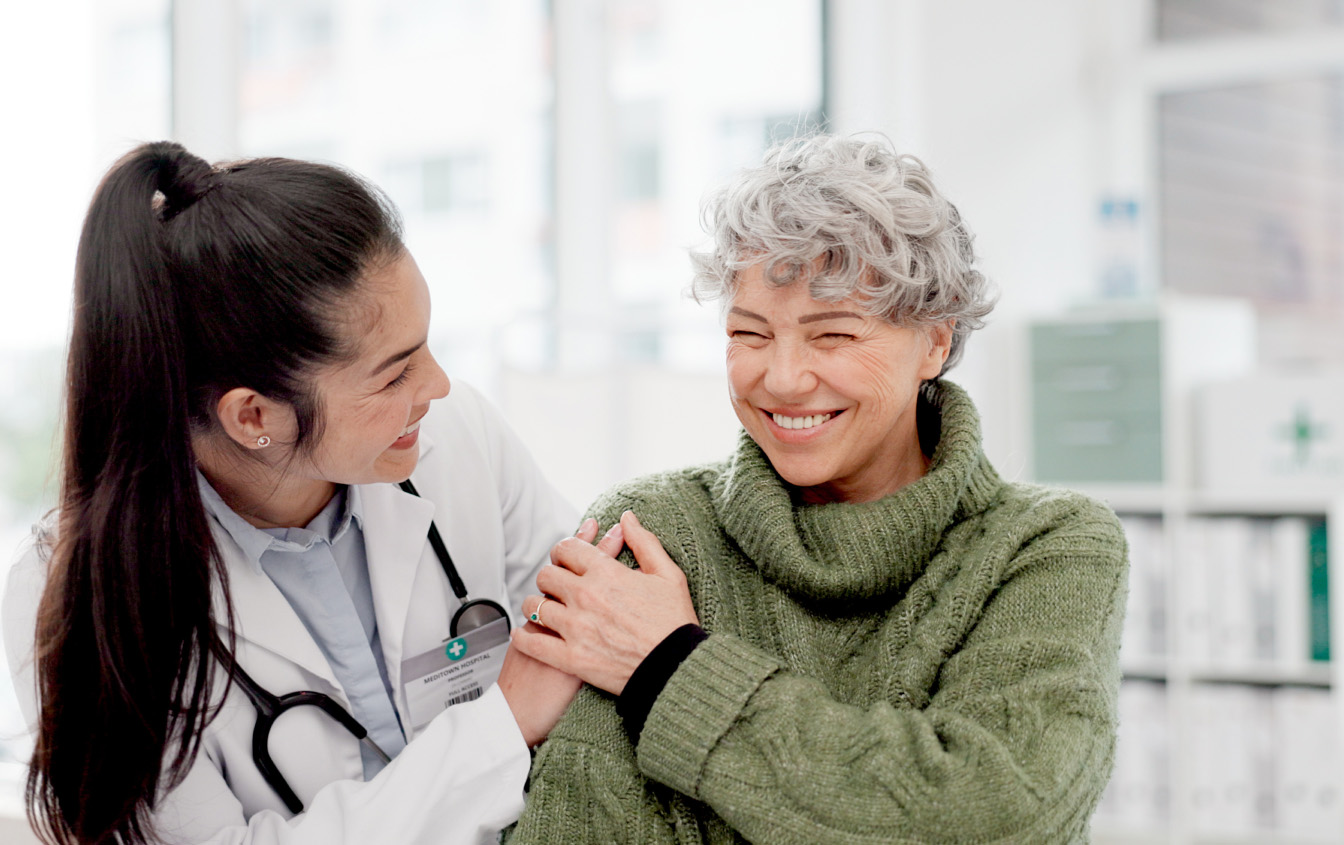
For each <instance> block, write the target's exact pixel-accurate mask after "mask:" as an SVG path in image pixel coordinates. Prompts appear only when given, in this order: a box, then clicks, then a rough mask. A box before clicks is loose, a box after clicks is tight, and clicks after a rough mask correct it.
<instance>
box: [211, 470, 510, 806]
mask: <svg viewBox="0 0 1344 845" xmlns="http://www.w3.org/2000/svg"><path fill="white" fill-rule="evenodd" d="M397 486H398V487H400V488H401V489H402V490H403V491H405V492H407V493H410V494H411V495H412V496H419V495H420V493H419V491H417V490H416V489H415V485H414V484H412V483H411V480H410V479H409V478H408V479H406V480H405V481H403V482H401V483H400V484H398V485H397ZM429 545H430V546H431V547H432V548H433V549H434V555H435V556H436V557H437V558H438V559H439V565H440V566H441V567H442V568H443V573H444V575H446V576H447V577H448V584H449V586H451V587H452V590H453V595H455V596H457V599H458V602H459V603H460V606H459V607H458V609H457V612H456V613H454V614H453V618H452V620H451V621H450V622H449V625H448V633H449V635H450V636H453V637H457V636H459V631H458V628H459V624H460V622H461V620H462V619H463V618H464V615H466V614H468V613H469V612H470V611H475V610H478V609H486V610H490V611H492V612H495V613H498V615H499V616H500V617H502V618H503V619H504V624H505V625H507V626H509V627H510V628H512V626H513V623H512V621H511V620H510V619H509V614H508V611H506V610H505V609H504V608H503V606H502V605H500V604H499V602H496V601H492V600H491V599H471V598H469V597H468V594H467V585H466V583H465V582H464V581H463V580H462V576H461V575H459V574H458V572H457V567H456V566H455V565H454V564H453V557H452V555H450V554H449V553H448V546H447V545H446V544H445V543H444V542H443V537H442V536H441V535H440V534H439V528H438V526H437V525H435V524H434V522H433V521H432V520H431V521H430V523H429ZM476 627H479V626H478V625H473V626H472V628H471V629H468V630H474V629H475V628H476ZM230 675H231V676H232V679H233V682H234V683H236V684H237V685H238V688H239V689H241V690H242V691H243V693H244V694H245V695H246V696H247V697H248V698H249V699H251V701H252V706H253V707H254V708H256V711H257V721H256V724H255V726H254V727H253V729H252V760H253V762H254V763H255V764H256V766H257V771H259V772H260V773H261V776H262V778H263V779H264V780H265V781H266V783H267V784H268V785H269V786H270V787H271V789H273V790H275V793H276V795H278V796H279V797H280V800H281V801H283V802H284V804H285V806H286V807H287V808H289V811H290V812H291V813H294V814H295V815H297V814H299V813H301V812H303V802H302V801H300V800H299V796H298V795H297V794H295V792H294V790H293V789H292V788H290V785H289V782H288V781H286V780H285V777H284V775H282V774H280V770H279V769H278V768H276V765H275V761H274V760H272V759H271V752H270V739H271V729H272V728H273V727H274V726H275V721H276V719H278V718H279V717H280V715H281V714H283V713H284V712H285V711H287V710H292V709H294V708H295V707H302V706H305V705H311V706H314V707H318V708H320V709H321V710H322V711H323V712H324V713H326V714H327V715H328V716H330V717H331V718H332V719H335V720H336V721H337V722H338V723H339V724H340V725H341V726H343V727H344V728H345V729H346V730H347V731H349V732H350V734H351V735H352V736H354V737H355V738H356V739H358V740H359V741H360V743H362V744H363V745H365V746H366V747H368V748H369V749H370V750H372V751H373V753H374V754H376V755H377V756H378V759H380V760H382V761H383V763H384V764H386V763H390V762H391V758H390V757H388V755H387V752H385V751H383V749H382V748H380V747H379V746H378V743H376V742H374V741H373V738H372V737H370V736H369V732H368V730H367V729H366V728H365V727H364V726H363V725H361V724H360V723H359V721H358V720H357V719H356V718H355V717H354V716H352V715H351V714H350V713H349V711H347V710H346V709H345V708H344V707H342V706H341V705H340V704H338V703H336V702H335V701H334V700H333V699H332V698H331V697H330V696H327V695H324V694H323V693H320V692H312V691H308V690H300V691H298V692H291V693H289V694H287V695H282V696H276V695H272V694H271V693H270V692H269V691H267V689H266V688H265V687H263V686H262V685H261V684H259V683H257V682H256V680H254V679H253V678H252V676H251V675H249V674H247V672H245V671H244V670H243V667H241V666H239V665H238V663H237V662H236V661H234V662H233V664H232V666H231V667H230Z"/></svg>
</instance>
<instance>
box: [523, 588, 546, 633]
mask: <svg viewBox="0 0 1344 845" xmlns="http://www.w3.org/2000/svg"><path fill="white" fill-rule="evenodd" d="M550 600H551V597H550V596H542V597H541V601H539V602H537V609H536V610H534V611H532V615H531V616H529V617H527V618H528V619H531V620H532V621H533V622H535V623H537V624H538V625H540V626H541V627H543V628H546V627H549V626H547V624H546V623H545V622H542V621H541V606H542V605H543V604H545V603H546V602H548V601H550Z"/></svg>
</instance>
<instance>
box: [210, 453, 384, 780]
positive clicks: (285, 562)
mask: <svg viewBox="0 0 1344 845" xmlns="http://www.w3.org/2000/svg"><path fill="white" fill-rule="evenodd" d="M198 480H199V486H200V489H201V498H202V500H203V501H204V503H205V509H206V511H207V512H209V513H210V514H211V515H213V516H214V517H215V519H216V520H218V521H219V524H220V525H221V526H222V527H223V528H224V530H225V531H227V532H228V533H229V536H230V537H232V538H233V540H234V542H236V543H237V544H238V546H239V547H240V548H241V549H242V550H243V554H244V555H246V556H247V559H248V561H250V562H251V563H252V565H253V566H255V567H256V568H257V570H258V571H259V572H264V573H265V574H266V575H267V576H268V577H269V578H270V579H271V581H272V582H274V584H275V586H276V587H277V588H279V590H280V592H281V593H282V594H284V596H285V598H286V599H287V600H288V601H289V604H290V606H291V607H292V608H294V612H295V613H296V614H297V615H298V617H299V619H300V620H302V622H303V625H304V627H305V628H307V629H308V633H310V634H311V635H312V637H313V639H314V640H315V641H316V642H317V645H318V647H319V648H320V649H321V650H322V654H323V655H324V656H326V658H327V662H328V663H329V664H330V665H331V669H332V672H333V673H334V674H335V675H336V680H337V681H339V682H340V684H341V688H342V689H343V690H345V694H346V697H347V698H348V699H349V700H350V709H351V711H352V713H351V715H353V716H354V717H355V719H356V720H358V721H359V723H360V724H361V725H363V726H364V727H365V729H367V730H368V732H369V737H370V738H371V739H373V741H374V742H376V743H377V744H378V746H379V747H380V748H382V749H383V750H384V751H386V752H387V755H388V756H389V757H396V756H397V753H398V752H399V751H401V749H402V748H405V747H406V738H405V734H404V733H403V732H402V729H401V722H400V720H399V719H398V717H397V711H396V707H395V706H394V705H393V703H392V700H393V695H392V684H391V682H390V681H389V680H388V675H387V662H386V660H385V659H384V657H383V649H382V642H381V640H380V638H379V636H378V622H377V618H376V617H375V616H374V612H373V587H372V585H371V584H370V582H369V561H368V554H367V552H366V550H365V548H364V528H363V516H362V507H361V502H360V497H359V488H358V487H345V488H342V489H341V490H339V491H338V492H337V494H336V495H335V496H333V497H332V500H331V501H330V502H328V503H327V506H326V507H325V508H323V509H322V512H321V513H319V514H318V515H317V516H316V517H314V518H313V520H312V521H311V522H309V523H308V525H307V526H305V527H303V528H265V529H263V528H257V527H256V526H254V525H251V524H250V523H248V522H247V520H245V519H243V518H242V517H241V516H239V515H238V514H236V513H234V511H233V510H232V509H231V508H230V507H229V506H228V505H227V504H225V502H224V500H223V499H222V498H220V496H219V493H217V492H216V491H215V489H214V488H213V487H211V486H210V482H209V481H207V480H206V478H205V476H204V475H200V474H199V473H198ZM271 692H272V693H275V694H277V695H285V694H287V693H290V692H294V690H271ZM360 754H361V755H362V761H363V764H364V779H365V780H369V779H371V778H372V777H373V776H374V775H376V774H378V772H380V771H381V770H382V768H383V766H384V763H383V762H382V761H381V760H379V759H378V757H377V756H376V755H375V754H374V753H373V752H372V751H371V750H369V749H368V748H366V747H364V746H363V745H361V746H360Z"/></svg>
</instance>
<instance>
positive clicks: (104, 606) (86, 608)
mask: <svg viewBox="0 0 1344 845" xmlns="http://www.w3.org/2000/svg"><path fill="white" fill-rule="evenodd" d="M400 237H401V236H400V226H399V223H398V221H397V218H396V215H395V212H394V211H393V210H392V209H391V207H390V205H389V204H388V203H387V202H386V200H385V199H383V198H382V196H381V194H379V193H378V192H377V191H376V190H374V189H372V188H370V187H369V186H368V185H366V184H365V183H363V182H361V181H360V180H359V179H357V178H355V177H353V176H352V175H351V174H348V173H346V172H344V171H342V170H339V169H336V168H333V167H328V166H325V165H318V164H312V163H307V162H298V161H292V160H287V159H256V160H252V161H246V162H240V163H237V164H233V165H230V166H229V167H227V168H224V169H220V170H216V169H214V168H212V167H211V166H210V165H208V164H207V163H206V162H204V161H202V160H201V159H199V158H197V157H195V156H193V155H191V154H190V153H188V152H187V151H186V150H184V149H183V148H182V147H180V146H179V145H177V144H172V143H166V142H164V143H156V144H147V145H144V146H141V147H139V148H137V149H135V150H133V151H132V152H131V153H129V154H128V155H127V156H125V157H124V158H123V159H122V160H121V161H119V162H118V163H117V164H116V165H114V166H113V168H112V169H111V171H110V172H109V173H108V174H107V176H106V177H105V178H104V180H103V182H102V184H101V185H99V187H98V189H97V192H96V193H95V195H94V198H93V201H92V204H91V205H90V208H89V213H88V216H87V217H86V219H85V222H84V229H83V232H82V234H81V237H80V245H79V253H78V257H77V260H76V271H75V298H74V319H73V326H72V331H71V340H70V355H69V364H68V373H67V385H66V388H67V398H66V423H65V426H66V427H65V445H64V458H63V459H64V465H63V468H62V471H63V481H62V491H61V514H60V520H59V528H58V532H57V537H56V540H55V545H54V548H53V550H52V557H51V568H50V574H49V577H48V581H47V588H46V591H45V593H44V594H43V597H42V602H41V607H40V609H39V613H38V630H37V648H36V670H37V683H38V694H39V698H40V714H39V724H38V736H37V744H36V748H35V750H34V754H33V760H32V765H31V768H30V771H29V777H28V787H27V800H28V806H29V816H30V820H31V821H32V823H33V826H34V829H36V830H37V831H38V832H39V834H40V835H41V836H42V837H43V839H44V840H46V841H48V842H51V843H105V842H121V843H126V844H127V845H130V843H139V842H146V841H149V840H150V838H151V836H152V833H153V830H152V824H151V813H152V810H153V808H154V803H155V797H156V795H157V794H158V790H159V789H160V788H162V787H168V786H172V785H175V784H177V783H178V782H180V780H181V778H182V777H183V776H184V775H185V773H186V771H187V769H188V768H189V767H190V765H191V763H192V761H193V760H194V759H195V756H196V753H197V751H198V749H199V744H200V739H201V735H202V731H203V730H204V728H205V726H206V725H207V724H208V723H209V721H210V719H211V718H212V717H213V714H214V710H213V708H212V701H213V699H212V695H213V694H214V692H216V691H215V690H213V689H212V684H211V679H212V676H213V669H212V666H213V664H214V662H215V661H219V662H220V663H221V664H222V665H224V666H225V667H228V666H230V665H231V662H232V653H233V641H232V634H231V633H230V628H229V627H228V623H229V621H230V617H231V610H230V605H229V600H228V588H227V581H226V579H225V575H224V570H223V566H222V564H221V562H220V559H219V556H218V553H217V551H216V548H215V544H214V540H213V538H212V535H211V533H210V528H209V524H208V522H207V519H206V515H205V511H204V508H203V506H202V503H201V498H200V494H199V491H198V487H197V478H196V460H195V457H194V454H193V451H192V440H193V437H194V436H198V435H203V434H208V433H209V432H211V431H212V430H213V429H214V428H215V427H216V426H217V424H218V423H217V421H216V420H215V417H214V410H213V407H214V404H215V402H216V401H217V400H218V398H219V397H220V396H222V395H223V394H224V393H225V392H227V391H228V390H230V389H232V388H234V387H239V386H247V387H250V388H252V389H255V390H257V391H258V392H260V393H262V394H263V395H265V396H267V397H269V398H272V399H275V400H277V401H281V402H285V403H288V404H290V405H291V406H292V407H293V408H294V409H295V412H296V416H297V418H298V421H299V444H298V445H299V447H300V448H304V447H305V446H311V445H312V442H313V441H314V439H315V437H316V434H317V433H318V431H319V429H320V424H321V420H320V415H319V413H318V404H317V401H316V398H315V396H314V394H313V391H312V389H311V374H312V370H313V367H315V366H317V365H320V364H324V363H329V362H332V361H335V360H339V359H341V358H342V357H343V356H345V355H348V354H350V353H351V352H352V350H351V349H349V348H348V344H347V343H343V342H342V340H341V339H340V335H339V334H338V328H339V325H340V322H341V320H342V306H343V305H344V306H345V307H348V306H349V302H350V300H349V296H350V294H352V293H353V292H354V291H355V289H356V287H357V285H358V282H359V280H360V278H361V277H362V276H363V274H364V273H365V272H366V271H367V270H368V269H370V267H373V266H376V265H377V263H378V262H381V261H384V260H387V259H390V258H393V257H395V256H396V255H398V254H399V253H400V251H401V249H402V247H401V240H400ZM215 602H218V604H216V603H215Z"/></svg>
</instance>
